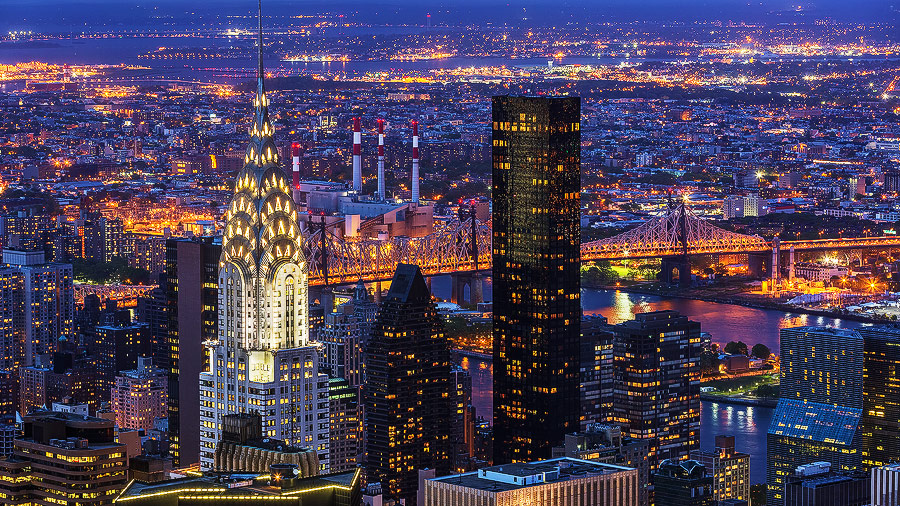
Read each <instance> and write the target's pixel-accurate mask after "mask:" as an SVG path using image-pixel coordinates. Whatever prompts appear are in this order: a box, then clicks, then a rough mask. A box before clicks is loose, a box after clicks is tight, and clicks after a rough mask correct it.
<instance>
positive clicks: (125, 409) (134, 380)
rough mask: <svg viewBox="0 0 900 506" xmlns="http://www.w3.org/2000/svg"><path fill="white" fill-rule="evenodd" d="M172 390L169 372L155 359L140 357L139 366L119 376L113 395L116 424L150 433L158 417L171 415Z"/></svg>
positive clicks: (111, 396) (123, 427)
mask: <svg viewBox="0 0 900 506" xmlns="http://www.w3.org/2000/svg"><path fill="white" fill-rule="evenodd" d="M168 391H169V384H168V377H167V376H166V373H165V371H163V370H162V369H159V368H157V367H154V366H153V363H152V361H151V359H149V358H139V359H138V367H137V369H133V370H131V371H124V372H123V373H121V374H120V375H118V376H116V380H115V383H114V385H113V388H112V395H110V398H111V399H110V400H111V401H112V402H111V404H112V410H113V412H114V413H115V414H116V426H117V427H119V428H120V429H132V430H140V429H143V430H144V431H145V432H147V433H149V432H150V431H151V430H153V427H154V424H155V421H156V419H157V418H165V417H166V415H167V414H168Z"/></svg>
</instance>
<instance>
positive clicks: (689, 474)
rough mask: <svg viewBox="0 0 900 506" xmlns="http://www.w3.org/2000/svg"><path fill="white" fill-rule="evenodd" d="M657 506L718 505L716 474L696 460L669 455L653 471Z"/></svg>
mask: <svg viewBox="0 0 900 506" xmlns="http://www.w3.org/2000/svg"><path fill="white" fill-rule="evenodd" d="M653 491H654V503H653V504H655V505H656V506H716V504H717V501H716V499H715V494H714V493H713V478H712V476H709V475H707V474H706V468H705V467H703V466H702V465H701V464H700V463H699V462H697V461H696V460H674V459H666V460H663V461H662V462H660V463H659V468H658V469H657V470H656V472H655V473H654V474H653Z"/></svg>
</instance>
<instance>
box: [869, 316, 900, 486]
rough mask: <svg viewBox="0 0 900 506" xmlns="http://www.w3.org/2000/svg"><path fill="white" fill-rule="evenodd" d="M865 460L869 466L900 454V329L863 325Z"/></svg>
mask: <svg viewBox="0 0 900 506" xmlns="http://www.w3.org/2000/svg"><path fill="white" fill-rule="evenodd" d="M859 333H860V334H861V335H862V336H863V339H864V343H863V355H864V357H863V414H862V419H861V422H860V424H861V426H862V439H861V441H860V444H861V446H862V464H863V466H864V468H865V469H869V468H872V467H880V466H885V465H887V464H890V463H892V462H896V461H897V459H898V458H900V329H897V328H891V327H862V328H860V329H859Z"/></svg>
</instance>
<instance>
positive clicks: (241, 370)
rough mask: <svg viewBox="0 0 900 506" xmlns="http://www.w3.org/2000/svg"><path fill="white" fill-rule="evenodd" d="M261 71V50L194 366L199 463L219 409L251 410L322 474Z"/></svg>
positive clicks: (320, 423) (316, 390)
mask: <svg viewBox="0 0 900 506" xmlns="http://www.w3.org/2000/svg"><path fill="white" fill-rule="evenodd" d="M261 37H262V35H261V30H260V38H261ZM259 43H260V47H261V40H260V42H259ZM263 75H264V73H263V68H262V53H261V50H260V56H259V78H258V84H257V92H256V98H255V99H254V101H253V105H254V107H255V115H254V120H253V126H252V127H251V130H250V135H251V137H250V145H249V146H248V147H247V152H246V154H245V156H244V168H243V169H242V170H241V171H240V173H239V174H238V177H237V181H236V182H235V190H234V192H235V193H234V197H233V198H232V200H231V203H230V204H229V206H228V210H227V211H226V212H225V221H226V226H225V233H224V236H223V239H222V255H221V257H220V259H219V279H218V285H219V316H218V327H219V331H218V339H216V340H215V341H212V342H207V343H206V345H207V349H208V352H209V364H208V366H207V368H206V370H205V371H203V372H201V373H200V425H201V428H200V431H201V432H200V465H201V469H204V470H208V469H211V468H212V465H213V454H214V451H215V447H216V443H218V441H219V440H220V439H221V435H222V418H223V416H224V415H226V414H229V413H243V412H251V411H256V412H259V413H260V414H261V415H262V424H263V432H264V435H266V436H268V437H272V438H275V439H280V440H283V441H285V442H286V443H288V444H291V445H298V446H305V447H310V448H313V449H315V450H316V451H317V452H318V454H319V460H320V462H321V465H322V470H323V471H324V470H327V468H328V467H327V466H328V464H327V463H328V439H329V436H328V425H329V420H328V417H329V412H328V377H327V376H326V375H324V374H319V352H320V347H319V345H318V344H317V343H314V342H310V340H309V325H308V321H307V316H308V308H309V296H308V293H307V262H306V258H305V256H304V253H303V249H302V247H301V236H300V227H299V225H298V223H297V210H296V208H295V206H294V202H293V200H292V199H291V195H290V188H289V187H288V183H287V179H286V178H285V176H284V171H283V170H282V168H281V165H280V161H279V155H278V149H277V148H276V146H275V141H274V137H273V135H274V128H273V126H272V123H271V121H270V120H269V111H268V105H269V101H268V98H267V97H266V93H265V87H264V85H263Z"/></svg>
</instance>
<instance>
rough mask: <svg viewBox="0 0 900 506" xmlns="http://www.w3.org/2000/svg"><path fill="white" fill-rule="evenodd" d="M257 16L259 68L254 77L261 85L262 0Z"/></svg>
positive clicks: (263, 71) (263, 73)
mask: <svg viewBox="0 0 900 506" xmlns="http://www.w3.org/2000/svg"><path fill="white" fill-rule="evenodd" d="M257 18H258V19H259V30H258V31H257V32H256V35H257V40H256V49H257V51H258V52H259V55H258V57H257V58H258V60H259V68H258V69H257V71H256V78H257V79H259V86H260V87H262V80H263V77H265V69H263V57H262V47H263V46H262V0H259V13H258V14H257Z"/></svg>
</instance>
